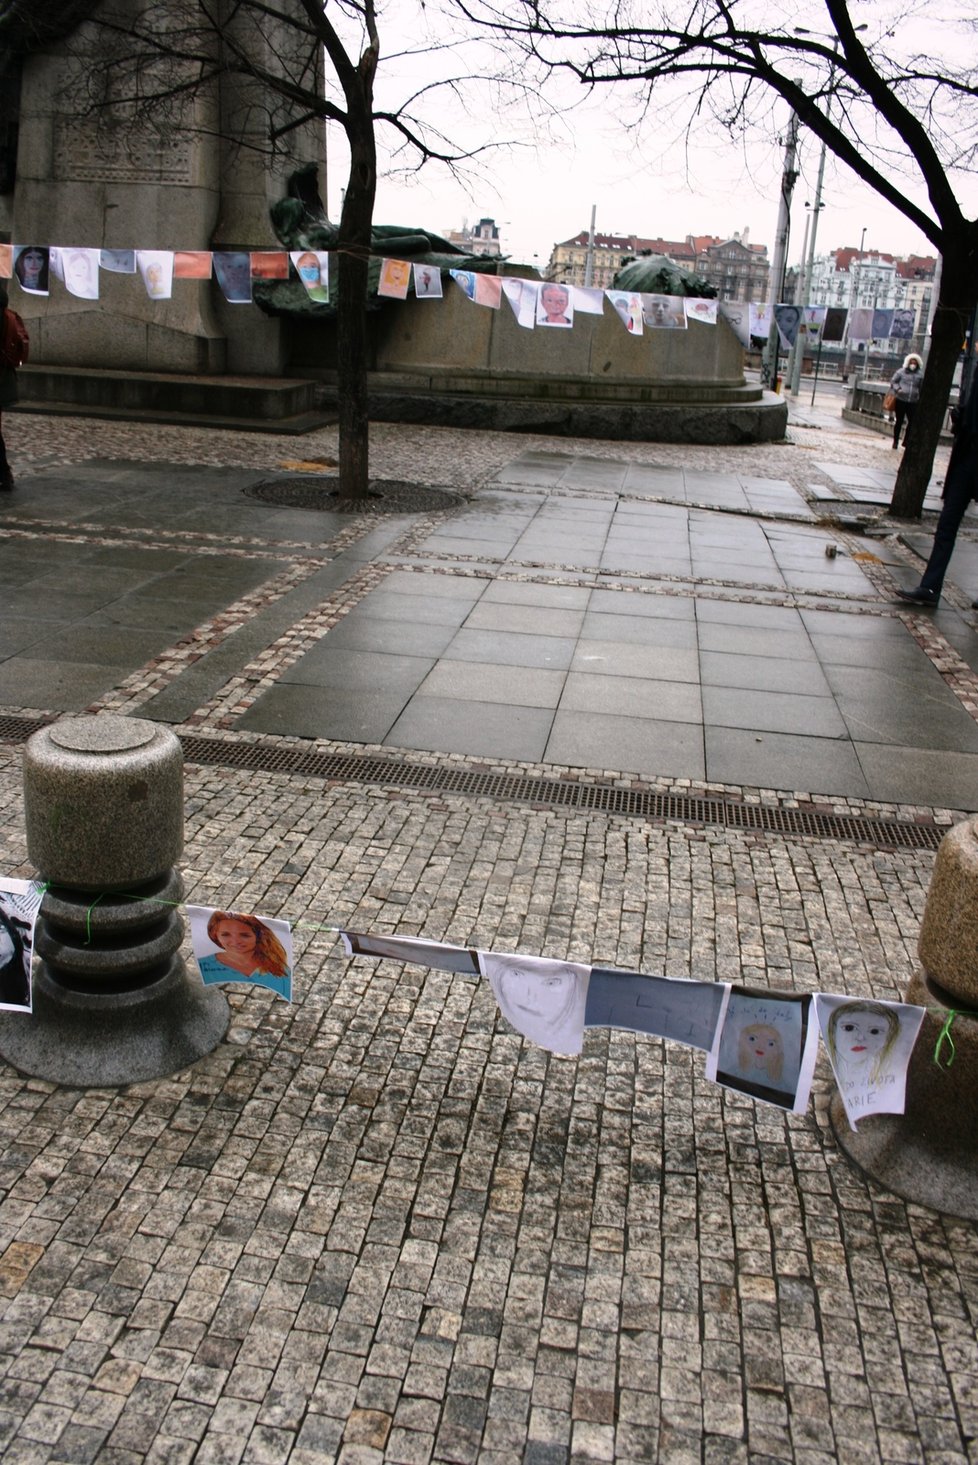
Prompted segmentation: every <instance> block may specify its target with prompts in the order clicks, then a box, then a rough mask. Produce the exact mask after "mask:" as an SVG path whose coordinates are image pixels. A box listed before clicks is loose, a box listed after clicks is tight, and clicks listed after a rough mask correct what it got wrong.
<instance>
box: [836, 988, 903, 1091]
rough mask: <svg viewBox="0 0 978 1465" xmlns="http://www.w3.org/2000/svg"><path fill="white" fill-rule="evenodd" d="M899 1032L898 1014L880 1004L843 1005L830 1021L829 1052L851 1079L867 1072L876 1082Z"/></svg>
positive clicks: (848, 1003) (855, 1003) (857, 1003)
mask: <svg viewBox="0 0 978 1465" xmlns="http://www.w3.org/2000/svg"><path fill="white" fill-rule="evenodd" d="M899 1031H900V1020H899V1018H898V1017H897V1014H896V1013H895V1012H893V1011H892V1010H891V1009H890V1008H887V1007H884V1006H883V1004H882V1003H881V1002H868V1001H864V1002H846V1003H844V1004H843V1006H841V1007H837V1008H836V1010H835V1011H834V1012H833V1014H832V1016H831V1018H830V1020H829V1052H830V1054H831V1056H832V1059H833V1061H835V1060H838V1062H839V1063H840V1064H841V1065H842V1066H843V1068H845V1069H846V1070H848V1072H849V1074H850V1075H855V1074H856V1073H857V1072H862V1073H865V1072H866V1071H867V1070H869V1071H870V1073H871V1077H872V1078H873V1079H876V1078H878V1077H879V1075H880V1073H881V1071H882V1070H883V1068H884V1067H885V1064H886V1059H887V1057H888V1056H889V1053H890V1049H891V1048H892V1047H893V1045H894V1043H895V1042H896V1040H897V1036H898V1035H899Z"/></svg>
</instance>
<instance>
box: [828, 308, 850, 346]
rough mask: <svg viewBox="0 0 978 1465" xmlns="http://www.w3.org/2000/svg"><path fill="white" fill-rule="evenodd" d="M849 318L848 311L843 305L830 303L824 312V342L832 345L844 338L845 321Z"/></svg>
mask: <svg viewBox="0 0 978 1465" xmlns="http://www.w3.org/2000/svg"><path fill="white" fill-rule="evenodd" d="M848 319H849V311H848V310H847V309H846V307H845V306H844V305H830V306H829V307H828V309H827V310H826V312H825V324H824V325H823V326H822V340H823V341H825V343H826V344H828V343H829V342H831V343H833V344H834V345H837V344H839V343H840V342H841V341H844V340H845V335H846V322H847V321H848Z"/></svg>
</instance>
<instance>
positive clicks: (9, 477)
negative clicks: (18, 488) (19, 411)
mask: <svg viewBox="0 0 978 1465" xmlns="http://www.w3.org/2000/svg"><path fill="white" fill-rule="evenodd" d="M13 486H14V475H13V474H12V473H11V471H10V464H9V463H8V462H7V445H6V443H5V442H4V440H3V415H2V413H0V489H4V488H13Z"/></svg>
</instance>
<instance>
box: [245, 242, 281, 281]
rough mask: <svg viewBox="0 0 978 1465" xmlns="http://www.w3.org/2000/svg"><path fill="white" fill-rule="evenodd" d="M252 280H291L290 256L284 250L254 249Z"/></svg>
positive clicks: (252, 253) (252, 255) (252, 254)
mask: <svg viewBox="0 0 978 1465" xmlns="http://www.w3.org/2000/svg"><path fill="white" fill-rule="evenodd" d="M251 278H252V279H253V280H287V279H288V278H289V256H288V255H287V254H286V252H285V250H284V249H253V250H252V251H251Z"/></svg>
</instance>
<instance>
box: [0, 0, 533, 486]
mask: <svg viewBox="0 0 978 1465" xmlns="http://www.w3.org/2000/svg"><path fill="white" fill-rule="evenodd" d="M0 3H2V0H0ZM6 3H11V0H6ZM422 8H423V6H422ZM379 10H380V7H379V5H378V3H377V0H330V3H329V4H328V5H327V3H326V0H164V3H159V4H155V5H154V4H149V5H146V6H143V5H141V4H138V5H137V4H132V3H122V0H107V3H103V4H102V5H100V6H98V7H97V8H96V11H95V14H94V16H93V17H92V21H91V25H90V26H88V27H86V28H85V31H84V36H83V39H81V40H80V41H79V44H78V51H77V54H78V59H79V62H80V69H81V73H82V74H83V76H84V79H85V91H86V94H87V105H88V107H89V108H90V109H94V110H96V111H99V110H101V111H102V112H103V113H104V114H106V115H109V116H113V117H115V118H123V119H126V120H135V121H138V122H143V123H146V122H149V123H151V124H152V125H153V126H154V127H156V128H157V129H158V130H159V129H160V128H161V127H162V128H167V127H169V128H170V129H172V130H179V129H180V128H186V127H188V126H191V125H192V126H195V127H198V128H199V127H202V126H203V127H205V128H206V127H208V126H209V127H211V128H215V129H219V128H220V127H221V126H222V125H227V123H226V117H225V119H224V121H223V122H222V120H221V117H220V114H217V115H216V116H215V114H214V111H213V109H211V111H210V112H209V113H208V112H207V110H206V108H205V109H204V114H203V116H202V115H201V108H200V105H199V104H200V101H201V99H202V98H204V99H206V98H207V97H208V96H211V95H213V94H215V92H217V91H219V90H220V89H221V88H226V87H228V86H229V85H232V86H234V87H236V88H237V89H238V95H239V104H238V106H237V108H236V109H235V112H234V114H233V115H234V117H235V118H237V119H238V121H239V122H241V123H242V125H243V127H245V128H246V131H247V138H246V139H244V138H240V139H239V141H242V142H244V145H247V146H251V147H260V148H262V149H266V150H267V151H269V152H270V153H272V154H274V153H276V152H282V151H284V150H286V149H287V147H288V143H289V139H290V136H291V134H292V133H293V132H294V130H295V129H297V128H300V127H302V126H303V125H305V124H308V123H309V122H315V121H321V122H324V123H326V122H332V123H335V124H337V125H338V126H339V127H341V128H342V129H343V132H344V133H345V135H346V139H347V143H348V146H349V152H350V173H349V179H348V181H347V186H346V189H345V192H344V196H343V207H342V214H341V217H340V221H339V232H338V239H337V243H336V249H337V252H338V270H337V355H338V361H339V370H340V384H339V395H338V402H339V441H340V462H339V491H340V494H341V496H343V497H362V496H364V495H365V494H366V493H367V492H368V484H369V479H368V467H369V449H368V442H369V433H368V428H369V417H368V401H367V359H368V356H367V333H366V297H367V262H368V259H369V257H370V248H371V233H372V224H373V214H374V201H375V196H376V190H377V146H378V133H379V132H381V131H383V132H385V133H387V134H389V135H390V137H391V138H392V144H393V150H394V151H395V152H396V153H398V154H400V155H404V154H409V155H410V157H411V160H412V163H413V165H414V166H421V165H422V164H424V163H428V162H439V163H442V164H444V165H446V166H447V167H449V168H451V169H456V170H457V169H459V168H461V167H463V165H465V164H467V163H470V162H471V161H472V160H473V159H475V158H476V157H477V156H478V155H480V154H481V153H483V152H484V151H486V150H487V148H488V147H490V146H491V147H499V146H503V145H504V144H503V143H501V142H500V141H499V140H498V139H496V140H494V141H493V142H492V143H491V144H486V145H481V146H477V147H474V148H461V147H458V146H455V145H454V144H453V143H452V141H451V140H450V139H449V137H448V136H447V135H446V131H445V130H444V129H442V128H440V127H439V126H437V125H436V124H435V123H434V122H433V121H432V116H433V115H435V114H436V113H437V111H438V108H437V106H436V105H435V101H436V99H437V94H438V93H439V92H440V91H441V90H442V89H443V88H446V87H447V88H449V89H450V91H451V93H452V94H453V95H455V94H456V93H457V92H458V90H459V89H460V88H461V86H462V84H463V83H462V82H461V81H460V80H459V78H458V75H457V72H456V70H455V68H454V66H452V65H448V66H447V68H446V69H447V73H448V74H447V76H442V77H440V78H436V79H434V80H431V81H427V82H425V83H424V84H420V85H413V86H410V87H409V92H410V94H409V95H408V96H407V98H406V99H405V100H404V101H403V102H402V103H400V104H398V105H397V106H395V107H388V106H379V105H377V103H376V102H375V98H374V89H375V82H376V79H377V75H378V68H379V66H380V57H381V44H380V24H379ZM441 49H444V50H446V52H447V50H448V48H447V47H445V46H443V45H442V44H441V43H439V42H438V41H432V42H430V43H425V42H424V41H423V40H419V43H418V48H417V52H416V53H415V54H416V56H418V57H420V56H426V57H429V56H431V55H432V54H434V53H437V52H438V51H439V50H441ZM323 57H325V62H326V65H325V78H326V79H325V81H324V66H323V64H322V58H323ZM398 59H399V62H400V63H401V69H402V70H410V64H409V63H410V59H411V53H406V54H405V53H401V56H400V57H399V58H398ZM469 79H470V80H480V79H478V78H469ZM195 108H196V114H195V115H194V116H193V117H191V114H192V113H193V112H194V109H195ZM445 110H446V109H445V108H444V107H442V108H441V111H442V114H443V115H444V113H445ZM426 111H427V113H428V115H427V117H426V116H425V113H426ZM208 118H209V119H210V120H207V119H208Z"/></svg>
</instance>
